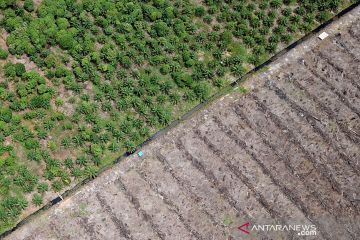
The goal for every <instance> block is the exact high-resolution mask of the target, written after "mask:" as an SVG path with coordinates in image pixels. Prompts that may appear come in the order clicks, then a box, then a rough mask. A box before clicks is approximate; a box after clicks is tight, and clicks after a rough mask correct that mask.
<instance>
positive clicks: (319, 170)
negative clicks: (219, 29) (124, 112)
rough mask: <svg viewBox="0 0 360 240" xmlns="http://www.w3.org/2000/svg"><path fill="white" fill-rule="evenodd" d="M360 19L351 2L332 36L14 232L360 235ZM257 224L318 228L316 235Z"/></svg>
mask: <svg viewBox="0 0 360 240" xmlns="http://www.w3.org/2000/svg"><path fill="white" fill-rule="evenodd" d="M359 17H360V10H359V9H355V10H353V11H352V12H351V13H349V14H348V15H347V16H344V17H343V18H342V19H340V20H339V21H338V22H336V23H334V24H333V25H332V26H330V27H328V29H326V31H328V32H329V33H330V36H329V37H328V38H326V39H325V40H323V41H320V40H319V39H317V38H316V37H313V38H312V39H310V40H308V41H307V42H305V43H304V44H302V45H300V46H298V47H297V48H296V49H294V50H292V51H291V52H289V53H288V54H286V55H285V56H283V57H282V59H280V60H278V61H277V62H275V63H274V64H273V65H271V66H270V67H269V69H268V70H267V71H266V72H263V73H261V74H257V75H255V76H253V77H252V78H251V79H249V80H248V81H247V82H246V84H245V86H246V87H247V88H248V89H249V92H248V93H246V94H239V93H231V94H229V95H227V96H225V97H223V98H222V99H219V100H217V101H216V102H214V103H213V104H211V106H209V107H208V108H207V109H206V110H203V111H201V112H199V113H197V114H195V116H193V117H192V118H191V119H189V120H187V121H186V122H185V123H182V124H180V126H178V127H176V128H175V129H172V130H171V131H169V132H168V133H167V134H165V135H164V136H162V137H160V138H158V139H157V140H155V141H153V142H151V143H150V144H148V145H147V146H146V147H144V148H143V149H142V151H143V152H144V156H143V157H138V156H130V157H128V158H127V159H125V160H124V161H123V162H121V163H119V164H117V165H116V166H114V167H113V168H112V169H110V170H108V171H106V172H104V173H103V174H101V176H99V177H98V178H97V179H95V180H94V181H92V182H91V183H89V184H88V185H86V186H84V187H83V188H82V189H80V190H79V191H78V192H76V193H75V194H74V195H73V196H70V197H68V198H67V199H65V200H64V201H62V202H61V203H60V204H58V205H56V206H54V207H52V208H51V209H50V210H48V211H46V212H44V213H43V214H41V215H38V216H36V217H35V218H33V219H32V220H31V221H30V222H28V223H27V224H25V225H23V226H22V227H20V228H18V229H17V230H16V231H15V232H13V233H12V234H10V235H8V236H7V239H12V240H15V239H36V240H40V239H134V240H137V239H139V240H140V239H144V240H145V239H171V240H176V239H179V240H187V239H204V240H210V239H216V240H218V239H219V240H221V239H293V238H294V239H298V238H299V239H360V217H359V212H360V165H359V160H360V144H359V143H360V80H359V75H360V18H359ZM339 29H341V30H339ZM246 223H249V226H248V227H246V226H244V227H243V228H242V229H245V230H248V231H249V234H247V233H245V232H243V231H241V230H240V229H239V228H238V227H239V226H241V225H243V224H246ZM254 225H280V226H286V225H302V226H301V227H303V226H309V225H314V226H315V227H316V235H315V236H300V235H299V234H301V232H300V231H275V230H273V229H272V230H271V231H256V230H254V229H253V228H252V227H253V226H254ZM303 234H306V232H305V233H303ZM308 234H312V235H313V234H315V232H308Z"/></svg>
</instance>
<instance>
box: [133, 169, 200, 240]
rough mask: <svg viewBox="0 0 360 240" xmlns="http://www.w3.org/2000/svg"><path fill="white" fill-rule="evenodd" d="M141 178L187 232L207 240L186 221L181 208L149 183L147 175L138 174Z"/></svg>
mask: <svg viewBox="0 0 360 240" xmlns="http://www.w3.org/2000/svg"><path fill="white" fill-rule="evenodd" d="M137 173H138V174H139V176H140V177H141V178H142V179H143V180H144V181H145V182H147V183H148V184H149V186H150V188H151V190H152V191H154V192H155V193H156V194H157V195H158V196H160V198H161V200H162V202H163V203H164V204H165V205H167V206H169V207H170V210H171V211H172V212H173V213H175V214H176V216H177V217H178V219H179V220H180V222H181V223H182V224H183V225H184V227H185V228H186V230H187V231H189V232H190V233H191V234H192V235H193V236H194V237H195V238H196V239H200V240H202V239H205V238H204V237H203V236H201V235H200V233H199V232H198V231H197V230H195V229H194V228H193V227H192V226H191V225H190V223H189V219H185V218H184V216H183V214H182V213H181V212H180V210H179V207H178V206H177V205H175V203H174V202H173V201H172V200H170V199H169V198H168V197H167V196H166V195H165V194H164V193H163V192H162V191H160V190H159V189H158V188H157V187H156V186H155V185H154V184H152V182H150V181H149V179H148V178H147V177H146V175H144V174H142V173H141V172H140V171H138V172H137Z"/></svg>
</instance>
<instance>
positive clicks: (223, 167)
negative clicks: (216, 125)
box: [184, 131, 284, 222]
mask: <svg viewBox="0 0 360 240" xmlns="http://www.w3.org/2000/svg"><path fill="white" fill-rule="evenodd" d="M197 132H198V131H195V132H194V135H193V134H191V135H190V136H189V135H188V136H187V137H186V139H185V140H184V147H185V148H186V149H187V151H188V152H189V154H190V155H191V158H195V159H196V161H198V162H200V163H201V164H202V165H203V166H204V168H205V169H206V171H209V169H211V172H212V173H213V175H214V177H215V178H216V181H217V183H218V184H219V185H218V186H217V187H218V188H219V189H221V190H222V191H223V189H226V191H228V192H229V194H230V195H231V197H232V198H233V199H234V201H235V204H236V205H237V206H241V208H242V209H243V210H244V211H245V212H246V213H247V214H248V215H249V216H252V217H253V218H255V219H264V220H265V219H267V220H271V218H274V219H281V216H280V214H279V213H278V212H276V211H275V209H273V208H271V207H270V204H269V203H268V202H267V201H266V200H265V198H264V197H263V196H262V195H261V193H259V192H257V191H256V190H255V189H254V187H253V186H251V185H250V184H249V180H248V179H247V178H246V177H244V176H243V175H242V174H240V173H239V171H236V170H235V169H236V168H235V166H234V165H231V164H230V165H229V164H227V162H226V161H224V160H223V158H221V157H219V155H218V154H216V152H217V151H213V149H211V148H209V145H207V144H206V143H205V142H203V141H202V140H201V136H199V135H198V134H196V133H197ZM255 196H256V197H255ZM245 202H252V203H253V204H252V206H251V208H248V207H247V206H244V203H245ZM255 209H256V210H255ZM254 210H255V211H259V213H261V215H260V216H259V214H256V212H254ZM254 214H256V215H258V216H257V217H255V216H254ZM283 222H284V221H283Z"/></svg>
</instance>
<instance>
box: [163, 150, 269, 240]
mask: <svg viewBox="0 0 360 240" xmlns="http://www.w3.org/2000/svg"><path fill="white" fill-rule="evenodd" d="M157 157H158V159H159V160H160V161H161V162H163V163H164V164H166V166H168V168H169V169H171V171H173V173H174V175H175V176H176V178H178V179H181V181H182V182H183V183H184V184H185V185H186V186H188V187H189V188H190V189H191V190H192V191H193V192H196V193H197V195H198V196H199V197H200V201H201V202H203V203H204V204H205V205H206V208H207V209H208V211H209V212H210V214H212V215H214V216H216V217H219V218H221V219H223V220H224V219H225V218H228V219H232V220H233V222H236V223H245V222H248V221H253V220H254V219H253V218H252V217H249V216H247V215H246V214H245V213H244V212H242V211H239V209H238V208H235V207H234V206H233V204H231V203H230V202H229V200H228V199H227V198H226V196H224V194H223V193H222V192H221V191H220V190H219V189H218V188H216V187H215V184H214V183H213V182H212V181H211V180H209V179H208V178H207V177H206V176H205V174H204V173H203V172H202V171H200V170H199V169H197V168H195V167H194V166H193V164H192V163H191V161H188V160H186V158H187V157H186V156H185V154H184V153H183V152H182V151H180V150H179V149H177V148H176V146H175V145H171V148H162V149H161V150H160V152H158V153H157ZM230 201H231V200H230ZM240 210H241V209H240ZM265 239H267V238H265Z"/></svg>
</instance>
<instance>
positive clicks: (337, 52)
mask: <svg viewBox="0 0 360 240" xmlns="http://www.w3.org/2000/svg"><path fill="white" fill-rule="evenodd" d="M326 47H327V48H330V49H323V48H320V49H313V50H312V52H314V53H315V55H318V56H319V57H320V58H322V59H324V60H325V61H327V62H328V64H329V65H331V66H332V67H333V68H334V69H336V70H337V71H339V72H340V73H343V74H344V76H345V78H347V79H350V81H351V83H352V84H353V85H354V87H356V88H357V89H359V87H360V81H359V78H358V76H359V74H360V69H359V67H358V64H354V59H353V58H352V57H351V56H350V55H348V54H346V53H345V52H344V51H341V49H339V48H337V47H336V46H334V45H333V44H328V45H326Z"/></svg>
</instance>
